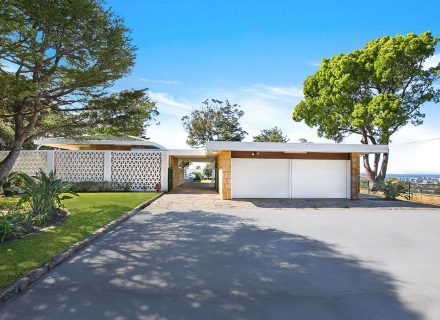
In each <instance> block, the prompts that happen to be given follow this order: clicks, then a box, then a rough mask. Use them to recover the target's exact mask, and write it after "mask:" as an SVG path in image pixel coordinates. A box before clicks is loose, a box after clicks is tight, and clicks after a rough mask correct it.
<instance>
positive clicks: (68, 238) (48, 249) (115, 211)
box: [0, 192, 157, 288]
mask: <svg viewBox="0 0 440 320" xmlns="http://www.w3.org/2000/svg"><path fill="white" fill-rule="evenodd" d="M155 195H157V193H156V192H149V193H144V192H127V193H123V192H110V193H81V194H80V196H79V197H74V198H72V199H68V200H65V201H64V205H65V206H66V208H67V209H68V210H69V212H70V217H69V218H67V220H65V221H64V222H63V223H61V224H59V225H57V226H55V227H53V228H50V229H49V230H45V231H41V232H38V233H36V234H32V235H29V236H26V237H24V238H21V239H17V240H14V241H11V242H9V243H5V244H0V288H2V287H5V286H7V285H8V284H10V283H11V282H13V281H15V280H17V279H18V278H20V277H21V276H23V275H25V274H26V273H28V272H29V271H30V270H32V269H34V268H37V267H39V266H41V265H42V264H44V263H45V262H47V261H48V260H50V259H51V258H52V257H54V256H55V255H57V254H59V253H61V252H63V251H65V250H66V249H67V248H69V247H70V246H71V245H72V244H74V243H75V242H78V241H80V240H82V239H84V238H85V237H87V236H88V235H90V234H91V233H93V232H94V231H96V230H97V229H99V228H100V227H102V226H104V225H106V224H107V223H109V222H111V221H112V220H114V219H116V218H118V217H120V216H121V215H122V214H124V213H125V212H126V211H128V210H130V209H132V208H134V207H136V206H138V205H139V204H141V203H143V202H145V201H147V200H148V199H151V198H152V197H154V196H155ZM4 200H5V199H4V198H2V199H0V202H3V201H4Z"/></svg>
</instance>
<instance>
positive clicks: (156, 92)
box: [106, 0, 440, 173]
mask: <svg viewBox="0 0 440 320" xmlns="http://www.w3.org/2000/svg"><path fill="white" fill-rule="evenodd" d="M106 6H108V7H110V8H112V10H113V11H115V12H116V13H117V14H118V15H119V16H120V17H122V18H123V19H124V20H125V24H126V25H127V26H128V27H129V28H130V29H131V37H132V41H133V43H134V45H135V46H136V47H137V48H138V50H137V61H136V65H135V66H134V68H133V70H132V72H131V74H130V75H129V76H127V77H125V78H124V79H121V80H120V81H118V82H117V83H116V85H115V88H114V89H115V90H120V89H128V88H135V89H140V88H148V89H149V95H150V97H151V99H152V100H153V101H156V102H157V107H158V111H159V112H160V115H159V117H158V119H157V120H158V122H160V124H159V125H154V126H151V127H149V128H148V129H147V133H146V134H147V136H148V137H149V138H150V139H151V140H153V141H155V142H158V143H160V144H162V145H164V146H165V147H167V148H188V146H187V145H186V143H185V140H186V133H185V131H184V129H183V127H182V122H181V118H182V116H184V115H187V114H189V113H190V112H191V110H192V109H194V108H196V107H197V106H200V104H201V102H202V101H203V100H205V99H208V98H215V99H219V100H225V99H228V100H229V101H230V102H231V103H237V104H239V105H241V106H242V108H243V110H244V112H245V115H244V116H243V118H242V119H241V124H242V126H243V128H244V129H245V130H246V131H247V132H248V133H249V134H248V136H247V137H246V139H245V141H252V137H253V136H254V135H257V134H258V133H259V132H260V130H262V129H268V128H272V127H274V126H278V127H280V128H281V129H282V130H283V131H284V133H285V134H286V135H287V136H288V137H289V139H290V142H297V140H298V139H299V138H306V139H307V140H309V141H312V142H329V143H333V141H330V140H326V139H322V138H319V137H318V136H317V133H316V129H315V128H309V127H307V126H306V125H305V124H303V123H295V122H293V121H292V118H291V115H292V111H293V109H294V107H295V106H296V104H297V103H298V102H299V101H301V99H302V85H303V82H304V80H305V78H306V77H307V76H309V75H313V74H314V73H315V72H316V71H317V70H318V68H319V65H320V61H321V59H323V58H330V57H332V56H334V55H337V54H340V53H348V52H350V51H352V50H355V49H360V48H362V47H363V46H364V45H365V44H366V43H367V42H369V41H371V40H374V39H376V38H378V37H382V36H385V35H390V36H394V35H396V34H407V33H410V32H413V33H417V34H419V33H422V32H424V31H428V30H430V31H432V32H433V35H434V36H440V19H439V16H438V12H439V10H440V3H438V1H424V2H423V5H422V3H419V5H417V4H415V3H414V2H413V1H402V0H399V1H368V2H365V1H279V0H272V1H256V0H254V1H247V0H235V1H232V0H223V1H214V0H185V1H183V0H174V1H169V0H163V1H159V0H154V1H153V0H130V1H122V0H111V1H107V2H106ZM439 62H440V47H439V48H437V52H436V55H435V56H434V57H433V58H432V59H431V60H430V61H428V62H427V64H432V65H433V64H435V63H439ZM422 111H423V112H424V113H425V114H426V118H425V121H424V124H423V125H421V126H418V127H413V126H411V125H408V126H406V127H404V128H403V129H401V130H400V131H398V132H397V134H396V135H395V136H394V137H393V139H392V143H391V144H390V164H389V167H388V172H389V173H440V161H439V159H440V104H434V103H427V104H426V105H424V106H423V107H422ZM437 138H439V139H437ZM433 139H436V140H433ZM359 140H360V138H359V136H350V137H348V138H346V139H345V140H344V143H359ZM420 141H421V142H420Z"/></svg>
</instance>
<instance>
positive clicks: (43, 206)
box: [18, 169, 77, 224]
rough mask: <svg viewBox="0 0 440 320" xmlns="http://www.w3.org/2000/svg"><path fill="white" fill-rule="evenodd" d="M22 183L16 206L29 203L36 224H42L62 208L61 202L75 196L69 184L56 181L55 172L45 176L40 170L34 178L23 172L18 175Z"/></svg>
mask: <svg viewBox="0 0 440 320" xmlns="http://www.w3.org/2000/svg"><path fill="white" fill-rule="evenodd" d="M18 176H19V178H20V179H21V180H22V181H23V186H22V187H21V188H20V193H22V194H23V195H22V196H21V198H20V201H19V202H18V205H20V204H23V203H29V204H30V208H31V213H32V216H33V218H34V220H35V222H36V224H43V223H44V222H45V221H46V219H47V217H48V215H49V214H50V213H51V212H52V211H53V210H54V209H57V208H60V207H62V204H61V200H64V199H70V198H72V197H71V196H69V194H70V195H75V196H77V194H76V193H75V192H72V191H71V187H72V186H71V184H70V183H69V182H67V181H63V180H61V179H56V176H55V172H54V171H51V172H50V173H49V174H46V173H45V172H44V171H42V170H41V169H40V171H39V172H38V173H37V175H36V176H35V177H31V176H29V175H28V174H26V173H24V172H20V173H18Z"/></svg>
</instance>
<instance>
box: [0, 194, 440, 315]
mask: <svg viewBox="0 0 440 320" xmlns="http://www.w3.org/2000/svg"><path fill="white" fill-rule="evenodd" d="M174 201H176V198H175V197H174V195H165V196H164V197H162V198H161V199H160V201H158V202H157V203H156V204H153V205H152V206H151V207H149V208H147V209H146V210H145V212H144V213H143V214H142V213H141V214H138V215H137V216H135V217H134V218H132V219H131V220H129V221H128V222H126V223H124V224H123V225H122V226H120V227H119V228H118V229H116V230H115V231H114V232H112V233H110V234H108V235H107V236H105V237H104V238H102V239H100V240H98V241H97V242H95V243H94V244H93V245H92V246H91V247H89V248H87V249H86V250H85V251H83V252H82V253H81V254H79V255H77V256H75V257H74V258H73V259H71V260H70V261H69V262H67V263H64V264H62V265H61V266H59V267H58V268H56V269H55V270H54V271H53V272H51V273H50V274H49V275H47V276H46V277H45V278H44V279H43V280H41V281H39V282H38V283H36V284H34V285H33V286H31V288H30V289H29V290H28V291H26V292H25V293H24V294H22V295H20V296H18V297H15V298H13V299H12V300H9V301H8V302H6V303H5V304H3V305H1V306H0V319H326V320H327V319H338V320H340V319H365V320H371V319H399V320H400V319H433V320H434V319H439V318H440V275H439V266H440V254H439V248H440V237H439V231H440V210H435V209H413V210H410V209H406V210H402V209H378V208H375V209H365V208H351V209H347V208H345V209H297V208H266V207H264V206H262V205H260V206H254V207H240V205H238V206H237V207H235V208H230V207H229V206H230V203H229V204H228V205H225V206H224V207H222V208H218V207H217V208H216V207H212V206H211V207H210V206H209V205H208V204H207V205H206V207H207V208H206V209H203V208H199V209H197V210H195V209H185V207H184V206H181V208H182V210H180V211H177V210H169V209H164V207H167V206H166V202H174ZM267 207H270V206H269V205H268V206H267ZM193 208H194V207H193ZM145 213H149V214H145Z"/></svg>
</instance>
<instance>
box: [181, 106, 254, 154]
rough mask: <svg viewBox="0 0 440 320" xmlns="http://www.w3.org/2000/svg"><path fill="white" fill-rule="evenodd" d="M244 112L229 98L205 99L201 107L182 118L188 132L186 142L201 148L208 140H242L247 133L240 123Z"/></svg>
mask: <svg viewBox="0 0 440 320" xmlns="http://www.w3.org/2000/svg"><path fill="white" fill-rule="evenodd" d="M243 114H244V112H243V110H241V109H240V106H239V105H238V104H230V103H229V101H228V100H226V101H220V100H216V99H207V100H205V101H203V102H202V106H201V107H199V108H197V109H195V110H193V111H192V112H191V114H190V115H188V116H184V117H183V118H182V122H183V127H184V128H185V131H186V132H187V133H188V138H187V139H186V143H187V144H188V145H190V146H191V147H194V148H199V147H203V146H204V145H205V143H206V141H242V140H243V139H244V137H245V136H246V135H247V132H246V131H244V130H243V128H242V127H241V125H240V118H241V117H242V116H243Z"/></svg>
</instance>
